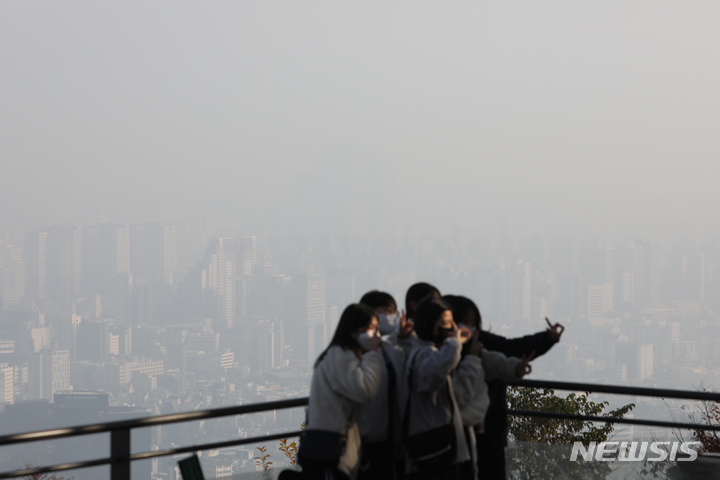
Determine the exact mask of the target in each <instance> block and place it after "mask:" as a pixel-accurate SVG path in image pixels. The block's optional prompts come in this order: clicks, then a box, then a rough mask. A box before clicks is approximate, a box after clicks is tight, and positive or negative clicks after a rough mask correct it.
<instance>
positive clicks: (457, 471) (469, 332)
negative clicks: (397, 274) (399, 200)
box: [281, 283, 564, 480]
mask: <svg viewBox="0 0 720 480" xmlns="http://www.w3.org/2000/svg"><path fill="white" fill-rule="evenodd" d="M405 308H406V310H402V311H399V309H398V305H397V302H395V299H394V298H393V297H392V296H391V295H390V294H388V293H385V292H379V291H372V292H368V293H367V294H365V295H364V296H363V297H362V299H361V300H360V303H357V304H352V305H349V306H348V307H347V308H346V309H345V311H344V312H343V313H342V316H341V317H340V321H339V322H338V326H337V329H336V331H335V333H334V335H333V338H332V340H331V342H330V345H329V346H328V347H327V348H326V349H325V351H324V352H323V353H322V354H321V355H320V356H319V357H318V359H317V361H316V362H315V366H314V373H313V379H312V385H311V390H310V401H309V406H308V411H307V422H306V425H305V430H304V431H303V434H302V436H301V438H300V446H299V451H298V463H299V465H300V466H301V471H300V472H294V471H293V472H283V475H286V476H287V477H292V476H300V477H301V478H305V479H308V480H312V479H323V480H330V479H353V480H355V479H358V480H363V479H372V480H383V479H388V480H393V479H408V480H425V479H433V480H434V479H440V480H442V479H453V480H455V479H458V480H459V479H463V480H464V479H470V480H472V479H483V480H484V479H503V480H504V479H505V478H506V472H505V447H506V445H507V443H506V438H507V412H506V410H507V405H506V399H505V390H506V384H505V382H507V381H511V380H516V379H520V378H522V377H523V376H525V375H527V374H528V373H530V372H531V371H532V368H531V365H530V362H531V361H532V360H533V359H534V358H537V357H538V356H540V355H543V354H544V353H545V352H547V351H548V350H549V349H550V348H551V347H552V346H553V345H554V344H555V343H557V342H558V341H559V340H560V336H561V335H562V332H563V329H564V328H563V327H562V325H560V324H555V325H552V324H551V323H550V321H549V320H547V319H546V321H547V323H548V328H547V329H546V330H544V331H541V332H538V333H536V334H534V335H529V336H526V337H521V338H516V339H507V338H504V337H501V336H499V335H494V334H492V333H490V332H489V331H487V330H483V329H482V328H481V327H482V317H481V315H480V310H479V309H478V307H477V306H476V305H475V303H474V302H473V301H472V300H470V299H469V298H466V297H462V296H456V295H446V296H441V294H440V291H439V290H438V289H437V288H435V287H434V286H432V285H429V284H427V283H416V284H415V285H413V286H412V287H410V289H409V290H408V292H407V295H406V298H405ZM281 478H285V477H284V476H281Z"/></svg>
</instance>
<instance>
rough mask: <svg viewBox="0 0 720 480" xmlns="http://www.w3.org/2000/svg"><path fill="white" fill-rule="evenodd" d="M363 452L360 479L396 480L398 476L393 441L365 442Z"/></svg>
mask: <svg viewBox="0 0 720 480" xmlns="http://www.w3.org/2000/svg"><path fill="white" fill-rule="evenodd" d="M362 452H363V459H362V462H360V471H359V472H358V477H357V478H358V480H394V479H395V478H396V476H395V455H394V451H393V444H392V443H389V442H374V443H363V444H362Z"/></svg>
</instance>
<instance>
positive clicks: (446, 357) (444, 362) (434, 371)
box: [415, 337, 462, 393]
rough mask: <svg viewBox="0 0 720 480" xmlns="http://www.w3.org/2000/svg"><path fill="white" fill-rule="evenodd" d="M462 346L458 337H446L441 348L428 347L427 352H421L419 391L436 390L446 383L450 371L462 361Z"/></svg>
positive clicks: (419, 359)
mask: <svg viewBox="0 0 720 480" xmlns="http://www.w3.org/2000/svg"><path fill="white" fill-rule="evenodd" d="M461 351H462V346H461V345H460V342H459V341H458V339H457V338H454V337H451V338H448V339H446V340H445V341H444V342H443V344H442V348H440V350H434V349H428V350H427V351H426V352H419V353H418V355H422V358H418V363H419V365H418V366H419V371H420V372H421V374H420V375H417V376H416V377H415V378H417V379H418V380H417V381H418V386H417V388H418V391H419V392H426V393H428V392H436V391H438V390H440V388H441V387H442V386H443V385H444V384H445V381H446V380H447V377H448V375H450V372H451V371H452V370H453V369H454V368H455V367H456V366H457V364H458V362H460V352H461Z"/></svg>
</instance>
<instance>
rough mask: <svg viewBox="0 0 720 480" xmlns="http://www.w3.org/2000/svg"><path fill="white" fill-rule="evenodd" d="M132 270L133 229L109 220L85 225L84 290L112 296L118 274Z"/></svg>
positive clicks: (91, 293)
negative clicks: (131, 244)
mask: <svg viewBox="0 0 720 480" xmlns="http://www.w3.org/2000/svg"><path fill="white" fill-rule="evenodd" d="M129 272H130V229H129V228H128V227H123V226H120V225H117V224H112V223H107V224H99V225H90V226H87V227H84V229H83V292H84V294H85V295H87V296H89V297H94V296H96V295H100V296H101V297H103V300H112V296H113V294H114V289H115V281H116V277H117V275H123V274H128V273H129Z"/></svg>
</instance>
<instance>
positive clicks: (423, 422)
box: [403, 298, 480, 480]
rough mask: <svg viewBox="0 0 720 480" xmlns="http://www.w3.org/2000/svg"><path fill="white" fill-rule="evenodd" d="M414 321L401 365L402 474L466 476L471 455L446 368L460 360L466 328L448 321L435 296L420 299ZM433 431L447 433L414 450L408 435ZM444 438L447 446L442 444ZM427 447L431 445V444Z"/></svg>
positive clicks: (451, 479)
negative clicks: (403, 385)
mask: <svg viewBox="0 0 720 480" xmlns="http://www.w3.org/2000/svg"><path fill="white" fill-rule="evenodd" d="M414 321H415V331H416V333H417V338H416V339H415V345H414V347H413V350H412V352H411V353H410V356H409V358H408V359H407V362H406V370H405V381H406V385H408V387H409V390H408V398H407V399H406V402H405V405H406V409H405V412H404V416H405V418H404V419H403V435H404V437H405V439H404V442H405V446H406V451H407V452H408V454H407V467H406V478H408V479H413V480H425V479H428V480H429V479H433V480H436V479H437V480H445V479H447V480H460V479H464V478H467V474H468V467H469V471H470V472H472V465H471V464H470V460H471V456H470V449H469V448H468V445H467V442H466V440H465V435H464V432H463V425H462V418H461V416H460V409H459V408H458V406H457V403H456V401H455V395H454V393H453V385H452V380H451V374H452V373H453V371H454V370H455V368H456V367H457V365H458V363H459V362H460V353H461V350H462V345H463V343H465V342H466V341H467V340H468V338H469V333H470V332H469V331H467V330H466V329H459V328H458V327H457V325H455V322H454V321H453V315H452V310H451V307H450V305H448V304H447V303H445V302H443V301H442V300H439V299H436V298H430V299H427V300H425V301H423V302H422V303H420V305H419V306H418V307H417V310H416V311H415V315H414ZM478 368H480V367H479V366H478ZM438 431H442V433H443V434H444V435H448V438H447V439H445V438H441V439H439V440H440V441H439V443H438V445H437V446H438V450H437V451H429V452H428V451H425V452H420V453H418V452H417V449H416V447H415V446H416V445H417V443H416V441H415V440H414V439H418V438H419V437H418V435H421V436H422V435H423V434H428V433H429V432H432V433H433V434H434V433H435V432H438ZM429 440H430V441H431V442H432V441H433V439H429ZM432 443H435V442H432ZM445 444H447V445H448V447H447V448H443V446H444V445H445ZM414 445H415V446H414ZM432 447H433V448H435V445H432ZM438 459H441V460H438Z"/></svg>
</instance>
